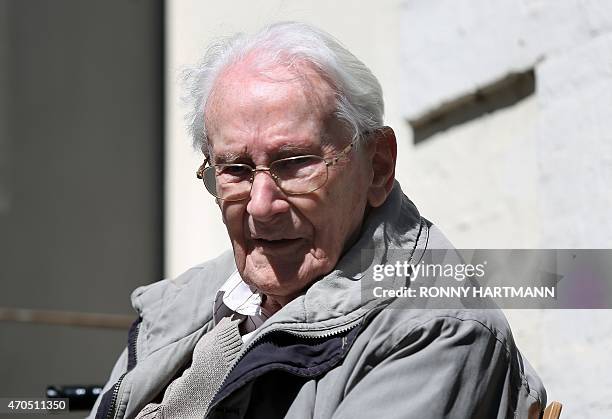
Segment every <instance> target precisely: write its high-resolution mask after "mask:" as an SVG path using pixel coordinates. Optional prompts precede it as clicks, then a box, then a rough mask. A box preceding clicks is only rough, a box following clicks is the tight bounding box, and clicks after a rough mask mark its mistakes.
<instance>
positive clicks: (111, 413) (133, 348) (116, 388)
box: [106, 323, 140, 419]
mask: <svg viewBox="0 0 612 419" xmlns="http://www.w3.org/2000/svg"><path fill="white" fill-rule="evenodd" d="M139 332H140V323H139V324H138V325H137V326H136V332H135V333H134V338H133V339H132V340H131V341H130V342H128V344H129V346H130V347H129V349H128V356H129V352H130V351H131V353H133V354H134V361H135V362H134V365H135V364H136V362H138V358H137V356H136V341H137V340H138V333H139ZM128 372H129V371H126V372H124V373H123V374H121V376H120V377H119V379H118V380H117V382H116V383H115V385H114V386H113V396H112V397H111V403H110V407H109V409H108V413H107V414H106V419H112V418H114V417H115V413H116V412H115V409H116V407H117V406H116V404H117V399H118V398H119V388H120V387H121V383H122V382H123V379H124V378H125V376H126V375H127V373H128Z"/></svg>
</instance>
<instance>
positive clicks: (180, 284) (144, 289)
mask: <svg viewBox="0 0 612 419" xmlns="http://www.w3.org/2000/svg"><path fill="white" fill-rule="evenodd" d="M235 270H236V266H235V264H234V258H233V254H232V252H231V251H229V250H228V251H226V252H224V253H222V254H221V255H219V256H217V257H216V258H214V259H211V260H208V261H206V262H203V263H200V264H198V265H196V266H193V267H191V268H189V269H188V270H186V271H185V272H183V273H182V274H180V275H179V276H177V277H176V278H166V279H162V280H161V281H157V282H154V283H152V284H149V285H143V286H140V287H138V288H136V289H135V290H134V291H133V292H132V295H131V300H132V306H133V307H134V309H135V310H136V311H137V312H138V313H139V314H142V313H143V311H146V309H147V308H148V307H150V306H154V305H156V304H158V303H159V302H161V301H162V300H164V299H167V298H168V297H169V296H170V295H174V294H176V293H188V292H189V291H195V290H196V289H198V288H203V289H202V290H201V291H204V292H206V291H211V292H216V291H217V290H218V289H219V288H221V286H222V285H223V283H224V282H225V280H227V278H229V276H230V275H231V274H232V273H233V272H234V271H235Z"/></svg>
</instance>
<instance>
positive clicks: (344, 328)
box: [204, 304, 386, 418]
mask: <svg viewBox="0 0 612 419" xmlns="http://www.w3.org/2000/svg"><path fill="white" fill-rule="evenodd" d="M385 306H386V304H384V305H382V306H378V307H376V308H374V309H372V310H370V311H368V312H366V313H364V314H362V315H361V316H359V317H357V318H356V319H354V320H351V321H349V322H346V323H344V324H343V325H341V326H339V327H338V326H336V327H335V328H334V329H333V330H331V331H329V332H327V333H322V334H321V333H317V331H312V332H310V333H309V332H306V333H305V332H304V331H296V330H291V329H280V328H276V329H272V330H270V331H268V332H266V333H262V334H261V335H260V336H258V337H257V338H255V339H254V340H252V341H251V342H249V344H248V345H247V346H246V348H245V349H244V352H242V356H241V357H239V358H236V359H235V360H234V362H233V363H232V366H231V367H230V369H229V370H228V372H227V373H226V374H225V377H224V378H223V381H222V382H221V386H220V387H219V390H218V391H220V390H221V389H222V388H223V386H224V385H225V382H226V381H227V378H228V377H229V375H230V373H231V372H232V371H233V370H234V368H235V367H236V365H237V364H238V361H240V359H241V358H242V357H244V355H246V353H247V352H248V351H249V350H250V349H251V348H252V347H253V346H255V344H256V343H258V342H260V341H261V340H262V339H263V338H265V337H268V335H270V334H272V333H274V332H277V331H280V332H283V333H288V334H290V335H293V336H297V337H300V338H311V339H320V338H327V337H331V336H334V335H338V334H340V333H345V332H347V331H349V330H351V329H353V328H355V327H357V326H358V325H359V324H360V323H364V322H365V321H366V320H368V319H369V318H370V317H372V316H373V315H375V314H377V313H378V312H379V311H380V310H382V309H383V308H384V307H385ZM345 346H346V342H345V341H344V340H343V341H342V347H343V348H344V347H345ZM218 391H217V392H218ZM212 407H214V405H210V406H208V409H207V410H206V414H205V415H204V418H207V417H208V414H209V413H210V410H211V408H212Z"/></svg>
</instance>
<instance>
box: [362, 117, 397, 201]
mask: <svg viewBox="0 0 612 419" xmlns="http://www.w3.org/2000/svg"><path fill="white" fill-rule="evenodd" d="M372 135H374V138H372V140H371V141H374V144H373V147H374V148H375V149H374V152H373V155H372V171H373V176H372V183H371V185H370V188H369V190H368V203H369V204H370V206H372V207H379V206H381V205H382V204H383V203H384V202H385V200H386V199H387V196H389V193H390V192H391V189H393V183H394V180H395V162H396V160H397V142H396V139H395V133H394V132H393V129H391V128H390V127H382V128H380V129H378V130H376V131H375V132H374V133H373V134H372Z"/></svg>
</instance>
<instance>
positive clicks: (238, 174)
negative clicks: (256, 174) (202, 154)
mask: <svg viewBox="0 0 612 419" xmlns="http://www.w3.org/2000/svg"><path fill="white" fill-rule="evenodd" d="M251 172H252V170H251V168H250V167H249V166H247V165H243V164H224V165H219V166H217V172H216V175H217V179H218V181H220V182H238V181H241V180H245V179H248V178H249V177H250V176H251Z"/></svg>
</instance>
